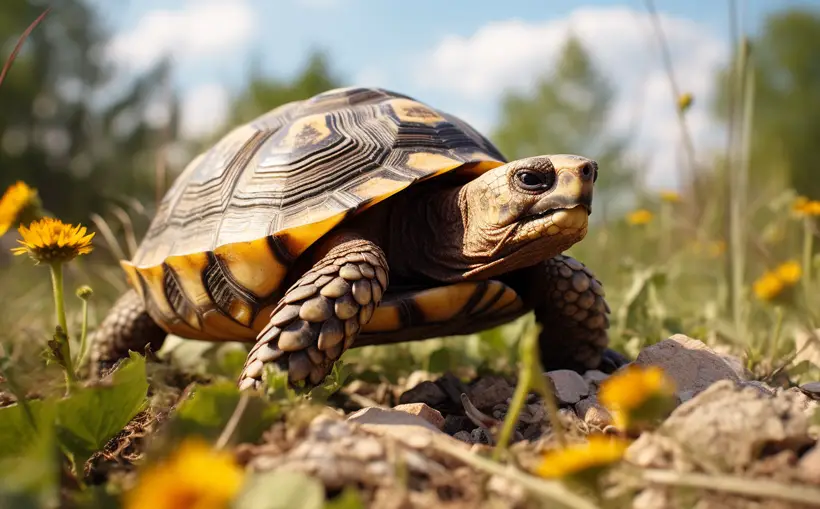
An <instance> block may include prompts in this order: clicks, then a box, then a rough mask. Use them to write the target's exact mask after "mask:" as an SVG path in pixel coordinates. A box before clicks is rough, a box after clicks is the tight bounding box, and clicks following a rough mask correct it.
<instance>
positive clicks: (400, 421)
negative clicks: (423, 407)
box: [347, 407, 439, 431]
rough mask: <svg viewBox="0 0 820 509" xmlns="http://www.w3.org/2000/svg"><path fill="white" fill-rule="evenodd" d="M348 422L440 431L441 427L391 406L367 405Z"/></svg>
mask: <svg viewBox="0 0 820 509" xmlns="http://www.w3.org/2000/svg"><path fill="white" fill-rule="evenodd" d="M347 421H348V422H352V423H356V424H359V425H362V426H363V427H364V426H368V425H374V426H416V427H420V428H425V429H429V430H431V431H439V429H438V428H437V427H436V426H435V425H433V424H431V423H430V422H428V421H427V420H425V419H423V418H422V417H419V416H418V415H413V414H410V413H407V412H403V411H401V410H396V409H390V408H378V407H367V408H362V409H361V410H359V411H358V412H354V413H352V414H350V415H349V416H348V417H347Z"/></svg>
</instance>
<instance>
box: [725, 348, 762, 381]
mask: <svg viewBox="0 0 820 509" xmlns="http://www.w3.org/2000/svg"><path fill="white" fill-rule="evenodd" d="M718 356H719V357H720V358H721V359H723V362H725V363H726V365H727V366H729V368H730V369H731V370H732V371H734V372H735V375H737V377H738V378H739V379H740V380H749V379H750V378H752V376H754V375H753V374H752V372H751V371H749V370H748V369H747V368H746V365H745V364H744V363H743V359H741V358H740V357H737V356H736V355H730V354H725V353H720V354H718Z"/></svg>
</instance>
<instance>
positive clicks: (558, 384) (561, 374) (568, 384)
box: [546, 369, 589, 405]
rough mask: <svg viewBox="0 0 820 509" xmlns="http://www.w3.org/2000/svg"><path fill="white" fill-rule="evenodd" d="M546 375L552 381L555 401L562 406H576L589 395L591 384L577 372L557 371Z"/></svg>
mask: <svg viewBox="0 0 820 509" xmlns="http://www.w3.org/2000/svg"><path fill="white" fill-rule="evenodd" d="M546 375H547V376H548V377H549V378H550V379H551V380H552V384H553V387H554V388H555V399H557V400H558V403H559V404H561V405H574V404H575V403H578V402H579V401H580V400H581V398H583V397H585V396H587V395H589V384H588V383H587V382H586V381H585V380H584V379H583V377H581V375H579V374H578V373H576V372H575V371H571V370H568V369H557V370H555V371H549V372H547V373H546Z"/></svg>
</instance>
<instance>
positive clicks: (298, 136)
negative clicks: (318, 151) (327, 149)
mask: <svg viewBox="0 0 820 509" xmlns="http://www.w3.org/2000/svg"><path fill="white" fill-rule="evenodd" d="M328 136H330V128H328V127H327V119H326V117H325V114H324V113H318V114H315V115H308V116H306V117H303V118H300V119H299V120H296V121H294V122H293V124H291V126H290V128H289V129H288V134H287V135H285V137H284V138H282V141H281V142H280V144H279V146H280V147H287V148H301V147H307V146H309V145H315V144H316V143H319V142H320V141H322V140H324V139H325V138H327V137H328Z"/></svg>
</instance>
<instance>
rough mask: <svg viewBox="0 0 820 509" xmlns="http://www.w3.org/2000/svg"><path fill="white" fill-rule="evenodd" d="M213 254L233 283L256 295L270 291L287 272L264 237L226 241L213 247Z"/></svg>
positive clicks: (274, 288) (277, 285)
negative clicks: (245, 240) (232, 241)
mask: <svg viewBox="0 0 820 509" xmlns="http://www.w3.org/2000/svg"><path fill="white" fill-rule="evenodd" d="M214 254H215V255H216V256H217V257H218V258H219V259H220V260H222V262H223V263H224V264H225V267H226V268H227V269H228V272H230V273H231V276H233V279H234V280H235V281H236V282H237V283H239V284H240V285H241V286H242V287H243V288H245V289H246V290H248V291H250V292H251V293H253V294H254V295H256V296H257V297H259V298H265V297H267V296H269V295H270V294H272V293H273V292H274V291H275V290H276V289H277V288H278V287H279V284H280V283H281V282H282V279H284V277H285V274H286V273H287V267H285V266H284V265H282V264H281V263H279V261H278V260H277V259H276V256H275V255H274V254H273V252H271V250H270V246H269V245H268V240H267V238H261V239H257V240H252V241H250V242H236V243H234V244H226V245H224V246H220V247H218V248H216V249H214ZM231 314H232V315H233V313H231ZM240 321H242V320H240ZM243 323H245V322H243ZM248 323H250V322H248Z"/></svg>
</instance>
